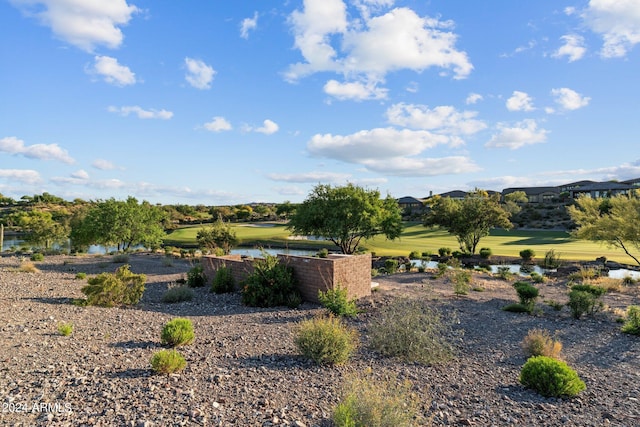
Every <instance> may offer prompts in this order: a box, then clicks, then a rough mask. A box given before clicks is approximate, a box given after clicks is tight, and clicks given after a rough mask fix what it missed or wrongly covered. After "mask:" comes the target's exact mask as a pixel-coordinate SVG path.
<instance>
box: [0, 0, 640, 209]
mask: <svg viewBox="0 0 640 427" xmlns="http://www.w3.org/2000/svg"><path fill="white" fill-rule="evenodd" d="M639 44H640V0H591V1H576V0H573V1H572V0H569V1H565V0H536V1H513V0H491V1H488V0H478V1H475V0H474V1H469V0H431V1H425V0H422V1H413V0H405V1H401V0H398V1H394V0H306V1H300V0H297V1H294V0H286V1H270V0H260V1H249V0H247V1H189V2H177V1H150V0H140V1H138V0H109V1H107V0H0V193H2V194H3V195H5V196H9V197H13V198H20V197H21V196H23V195H34V194H40V193H42V192H45V191H46V192H49V193H52V194H55V195H57V196H60V197H63V198H65V199H68V200H73V199H75V198H82V199H85V200H96V199H106V198H110V197H115V198H116V199H124V198H126V197H127V196H134V197H136V198H138V199H139V200H148V201H150V202H152V203H163V204H190V205H195V204H205V205H226V204H238V203H249V202H282V201H285V200H289V201H292V202H300V201H302V200H304V198H305V197H306V196H307V194H308V193H309V191H310V190H311V188H313V186H315V185H317V184H318V183H323V184H333V185H343V184H346V183H347V182H352V183H355V184H358V185H362V186H366V187H368V188H376V189H379V190H380V191H381V193H382V194H383V195H385V194H387V193H389V194H391V195H392V196H394V197H402V196H406V195H411V196H416V197H424V196H427V195H428V194H429V193H430V192H433V193H434V194H437V193H441V192H445V191H449V190H454V189H461V190H469V189H473V188H475V187H479V188H483V189H491V190H498V191H500V190H502V189H503V188H506V187H514V186H534V185H558V184H562V183H566V182H572V181H577V180H583V179H592V180H609V179H618V180H624V179H630V178H637V177H640V150H639V149H638V148H637V147H638V142H640V141H639V136H640V107H638V105H639V101H638V99H639V98H640V84H639V81H640V78H639V76H640V46H638V45H639Z"/></svg>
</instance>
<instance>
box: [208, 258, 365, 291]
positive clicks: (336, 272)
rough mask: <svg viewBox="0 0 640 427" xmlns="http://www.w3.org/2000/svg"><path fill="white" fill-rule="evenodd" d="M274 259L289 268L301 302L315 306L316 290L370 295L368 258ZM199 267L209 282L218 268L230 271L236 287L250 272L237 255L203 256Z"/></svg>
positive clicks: (250, 267) (250, 262) (250, 264)
mask: <svg viewBox="0 0 640 427" xmlns="http://www.w3.org/2000/svg"><path fill="white" fill-rule="evenodd" d="M278 259H279V260H280V262H283V263H285V264H287V265H289V266H291V267H292V268H293V275H294V277H295V279H296V281H297V282H298V290H299V291H300V294H301V295H302V298H303V299H304V300H305V301H310V302H318V291H319V290H322V291H326V290H328V289H334V288H335V287H336V286H340V287H342V288H344V289H347V295H348V297H349V298H350V299H351V298H362V297H365V296H369V295H371V254H363V255H329V256H328V257H327V258H317V257H309V256H296V255H283V254H280V255H278ZM202 265H203V268H204V273H205V274H206V275H207V277H208V278H209V280H212V279H213V277H215V275H216V271H217V270H218V268H220V266H222V265H226V266H227V268H229V269H230V270H231V274H232V275H233V278H234V279H235V281H236V283H241V282H242V281H243V280H244V279H245V277H247V276H248V275H249V274H251V273H252V272H253V259H251V258H242V257H241V256H240V255H226V256H221V257H218V256H211V255H207V256H203V257H202Z"/></svg>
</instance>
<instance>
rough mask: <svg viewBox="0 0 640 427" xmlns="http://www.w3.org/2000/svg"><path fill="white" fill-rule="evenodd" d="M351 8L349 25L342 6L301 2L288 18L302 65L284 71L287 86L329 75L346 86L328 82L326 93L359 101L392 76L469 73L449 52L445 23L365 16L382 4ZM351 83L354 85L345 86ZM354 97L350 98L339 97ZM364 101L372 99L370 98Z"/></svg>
mask: <svg viewBox="0 0 640 427" xmlns="http://www.w3.org/2000/svg"><path fill="white" fill-rule="evenodd" d="M356 5H357V6H359V7H358V9H359V11H360V15H361V16H360V17H353V19H352V20H351V21H349V17H348V16H347V12H346V5H345V3H344V1H342V0H306V1H305V2H304V8H303V10H302V11H300V10H296V11H294V12H293V13H292V14H291V15H290V17H289V22H290V24H291V26H292V28H293V32H294V34H295V42H294V43H295V47H296V48H297V49H299V51H300V53H301V54H302V56H303V58H304V62H299V63H296V64H292V65H291V66H290V67H289V69H288V70H287V73H286V75H285V77H286V78H287V79H288V80H290V81H295V80H298V79H300V78H302V77H305V76H307V75H310V74H313V73H317V72H324V71H327V72H335V73H338V74H342V75H344V76H346V81H345V82H344V83H337V82H335V81H334V82H331V84H330V85H329V87H328V89H329V91H328V93H330V94H332V95H333V94H337V95H338V96H342V97H343V99H347V98H353V99H362V96H363V95H362V93H366V91H363V89H367V88H368V89H371V88H375V87H376V84H377V83H380V82H383V81H384V78H385V75H386V74H387V73H389V72H392V71H395V70H400V69H410V70H414V71H417V72H420V71H422V70H425V69H428V68H432V67H434V68H440V69H442V70H443V71H447V70H452V72H453V77H454V78H456V79H461V78H465V77H467V76H468V75H469V73H470V72H471V70H472V69H473V65H471V63H470V62H469V59H468V57H467V54H466V53H465V52H463V51H459V50H457V49H456V48H455V43H456V39H457V36H456V35H455V34H454V33H452V32H450V31H448V30H449V29H450V28H452V26H453V24H452V22H451V21H440V20H438V19H436V18H429V17H420V16H418V15H417V14H416V13H415V12H414V11H413V10H412V9H409V8H395V9H392V10H390V11H388V12H387V13H384V14H380V15H376V16H371V14H372V13H374V12H378V11H379V10H380V9H383V8H388V7H390V6H392V5H393V2H392V1H387V0H378V1H365V0H360V1H358V2H357V3H356ZM354 81H355V82H359V83H356V84H355V85H353V86H347V84H349V83H352V82H354ZM358 85H360V86H358ZM326 90H327V86H325V91H326ZM354 91H355V96H351V97H348V96H345V94H347V95H348V94H349V93H353V92H354ZM367 96H368V98H367V99H372V98H373V99H377V97H376V96H373V97H372V96H371V93H370V94H369V95H367Z"/></svg>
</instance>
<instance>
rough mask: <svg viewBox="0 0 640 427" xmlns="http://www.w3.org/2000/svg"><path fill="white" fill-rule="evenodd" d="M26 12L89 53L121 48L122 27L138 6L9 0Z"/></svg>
mask: <svg viewBox="0 0 640 427" xmlns="http://www.w3.org/2000/svg"><path fill="white" fill-rule="evenodd" d="M10 2H11V3H13V4H14V5H16V6H18V7H19V8H21V9H22V11H23V12H25V13H26V14H27V15H30V16H34V17H36V18H37V19H38V20H39V21H40V22H41V23H42V24H43V25H45V26H47V27H49V28H51V31H53V33H54V34H55V36H56V37H58V38H60V39H62V40H64V41H66V42H67V43H70V44H72V45H74V46H76V47H79V48H80V49H82V50H85V51H87V52H92V51H93V50H94V48H95V47H96V46H105V47H108V48H110V49H115V48H118V47H119V46H120V45H121V44H122V40H123V38H124V36H123V35H122V30H121V29H120V27H122V26H124V25H126V24H128V23H129V21H130V20H131V17H132V15H133V14H134V13H136V12H138V11H139V9H138V8H137V7H136V6H134V5H129V4H127V1H126V0H110V1H104V0H83V1H78V0H10Z"/></svg>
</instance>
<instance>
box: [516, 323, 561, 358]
mask: <svg viewBox="0 0 640 427" xmlns="http://www.w3.org/2000/svg"><path fill="white" fill-rule="evenodd" d="M522 349H523V350H524V352H525V354H526V356H527V358H529V357H531V356H546V357H552V358H554V359H558V360H561V359H562V356H561V352H562V343H561V342H560V340H559V339H557V338H556V336H553V337H552V336H551V333H550V332H549V331H547V330H546V329H531V330H530V331H529V332H528V333H527V336H526V337H524V339H523V340H522Z"/></svg>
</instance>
